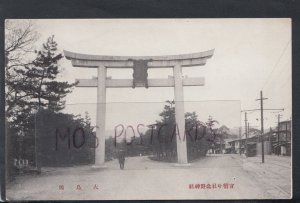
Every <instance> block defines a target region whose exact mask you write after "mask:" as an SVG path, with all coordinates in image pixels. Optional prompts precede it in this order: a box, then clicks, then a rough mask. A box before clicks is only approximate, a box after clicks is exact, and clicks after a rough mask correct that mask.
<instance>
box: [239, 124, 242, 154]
mask: <svg viewBox="0 0 300 203" xmlns="http://www.w3.org/2000/svg"><path fill="white" fill-rule="evenodd" d="M239 136H240V141H239V153H240V156H241V154H242V153H241V139H242V127H239Z"/></svg>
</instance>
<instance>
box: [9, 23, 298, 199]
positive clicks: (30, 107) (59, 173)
mask: <svg viewBox="0 0 300 203" xmlns="http://www.w3.org/2000/svg"><path fill="white" fill-rule="evenodd" d="M4 30H5V39H4V40H5V43H4V45H5V46H4V48H5V51H4V53H5V133H6V140H5V141H6V143H5V146H6V148H5V150H6V151H5V155H6V174H5V175H6V183H5V187H6V188H5V189H6V198H7V199H8V200H11V201H17V200H174V199H177V200H184V199H185V200H201V199H203V200H211V199H291V198H292V195H293V194H292V156H293V155H292V139H293V129H292V123H293V122H292V37H291V35H292V20H291V19H290V18H181V19H179V18H178V19H177V18H172V19H171V18H170V19H159V18H157V19H150V18H148V19H124V18H123V19H97V18H93V19H6V20H5V27H4Z"/></svg>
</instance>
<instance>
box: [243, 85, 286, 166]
mask: <svg viewBox="0 0 300 203" xmlns="http://www.w3.org/2000/svg"><path fill="white" fill-rule="evenodd" d="M265 99H268V98H263V95H262V91H260V99H256V101H257V100H260V109H245V110H241V112H246V111H250V112H252V111H260V114H261V115H260V116H261V118H260V120H261V136H260V139H261V141H262V144H261V148H262V153H261V160H262V163H264V162H265V157H264V139H263V136H264V114H263V111H274V110H280V111H284V109H283V108H282V109H275V108H274V109H273V108H272V109H264V108H263V100H265Z"/></svg>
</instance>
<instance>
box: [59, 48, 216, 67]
mask: <svg viewBox="0 0 300 203" xmlns="http://www.w3.org/2000/svg"><path fill="white" fill-rule="evenodd" d="M213 53H214V49H212V50H209V51H204V52H198V53H191V54H181V55H165V56H108V55H90V54H79V53H74V52H69V51H65V50H64V55H65V57H66V58H67V59H69V60H71V61H72V65H73V66H74V67H88V68H96V67H98V66H99V65H103V66H106V67H108V68H132V66H133V60H149V62H148V67H149V68H164V67H172V66H175V65H181V66H199V65H200V66H201V65H205V64H206V60H207V59H209V58H211V57H212V55H213Z"/></svg>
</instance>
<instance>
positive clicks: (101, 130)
mask: <svg viewBox="0 0 300 203" xmlns="http://www.w3.org/2000/svg"><path fill="white" fill-rule="evenodd" d="M105 82H106V67H105V66H103V65H100V66H98V88H97V119H96V136H97V138H98V147H96V152H95V153H96V155H95V157H96V159H95V165H96V166H102V165H104V162H105V118H106V86H105Z"/></svg>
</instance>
